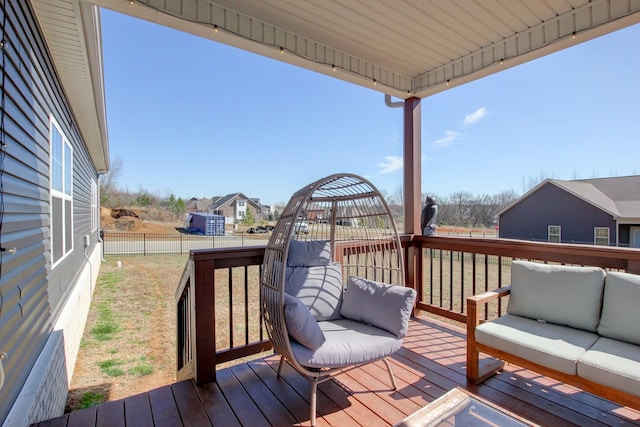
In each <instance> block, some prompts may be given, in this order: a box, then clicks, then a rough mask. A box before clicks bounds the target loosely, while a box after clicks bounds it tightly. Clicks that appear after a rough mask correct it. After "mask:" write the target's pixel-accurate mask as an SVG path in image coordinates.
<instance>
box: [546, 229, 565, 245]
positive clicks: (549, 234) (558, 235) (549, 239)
mask: <svg viewBox="0 0 640 427" xmlns="http://www.w3.org/2000/svg"><path fill="white" fill-rule="evenodd" d="M554 228H557V229H558V232H557V233H551V231H552V229H554ZM552 236H553V237H555V236H557V241H556V240H555V239H552ZM547 241H548V242H549V243H562V227H561V226H559V225H549V226H547Z"/></svg>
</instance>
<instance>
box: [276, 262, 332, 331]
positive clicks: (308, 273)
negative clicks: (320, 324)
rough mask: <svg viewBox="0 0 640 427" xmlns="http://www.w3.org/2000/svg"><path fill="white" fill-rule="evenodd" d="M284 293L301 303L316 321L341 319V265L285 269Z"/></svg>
mask: <svg viewBox="0 0 640 427" xmlns="http://www.w3.org/2000/svg"><path fill="white" fill-rule="evenodd" d="M285 292H286V293H288V294H289V295H293V296H294V297H296V298H298V299H300V301H302V302H303V303H304V305H306V306H307V308H308V309H309V310H310V311H311V314H312V315H313V317H314V318H315V319H316V320H317V321H321V320H336V319H340V318H341V317H342V316H341V315H340V307H341V306H342V267H341V266H340V263H337V262H336V263H330V264H327V265H317V266H312V267H301V266H300V267H287V275H286V279H285Z"/></svg>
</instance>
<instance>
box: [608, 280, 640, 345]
mask: <svg viewBox="0 0 640 427" xmlns="http://www.w3.org/2000/svg"><path fill="white" fill-rule="evenodd" d="M639 302H640V275H637V274H629V273H620V272H614V271H611V272H609V273H607V277H606V279H605V286H604V300H603V304H602V316H601V318H600V326H598V333H599V334H600V335H602V336H603V337H607V338H613V339H616V340H621V341H626V342H629V343H633V344H637V345H640V310H638V303H639Z"/></svg>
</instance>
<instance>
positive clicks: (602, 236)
mask: <svg viewBox="0 0 640 427" xmlns="http://www.w3.org/2000/svg"><path fill="white" fill-rule="evenodd" d="M609 242H610V239H609V227H594V229H593V243H594V244H596V245H599V246H609Z"/></svg>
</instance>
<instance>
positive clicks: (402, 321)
mask: <svg viewBox="0 0 640 427" xmlns="http://www.w3.org/2000/svg"><path fill="white" fill-rule="evenodd" d="M415 299H416V291H415V290H413V289H411V288H405V287H404V286H393V285H387V284H385V283H380V282H376V281H374V280H369V279H364V278H362V277H357V276H351V277H349V281H348V282H347V289H346V291H345V294H344V299H343V301H342V308H341V309H340V314H342V316H343V317H346V318H347V319H351V320H357V321H359V322H365V323H369V324H371V325H373V326H377V327H378V328H382V329H384V330H385V331H388V332H391V333H392V334H394V335H395V336H397V337H398V338H403V337H404V336H405V335H406V334H407V329H408V327H409V318H410V317H411V311H412V310H413V303H414V301H415Z"/></svg>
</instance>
